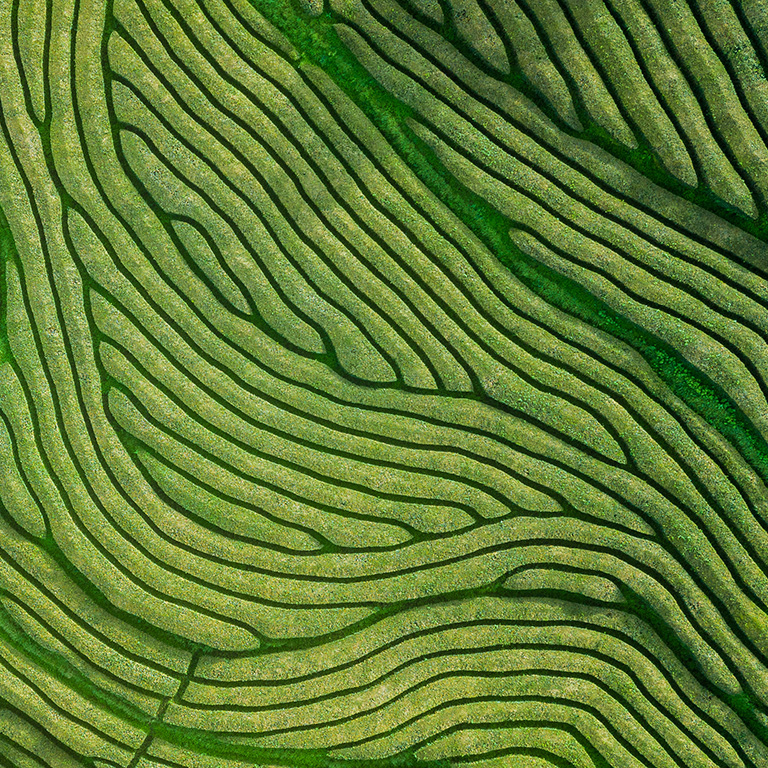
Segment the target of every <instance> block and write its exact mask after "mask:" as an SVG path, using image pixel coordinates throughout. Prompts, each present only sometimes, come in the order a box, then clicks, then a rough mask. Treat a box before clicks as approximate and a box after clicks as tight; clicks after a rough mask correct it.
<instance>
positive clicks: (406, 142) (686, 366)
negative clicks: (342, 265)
mask: <svg viewBox="0 0 768 768" xmlns="http://www.w3.org/2000/svg"><path fill="white" fill-rule="evenodd" d="M250 2H251V3H252V4H253V6H254V7H255V8H256V9H257V10H258V11H259V12H260V13H262V14H263V15H264V16H265V17H266V18H267V19H268V20H269V21H270V22H272V23H273V24H274V25H275V26H276V27H277V28H278V29H280V31H281V32H283V34H285V36H286V37H287V38H288V39H289V40H290V41H291V43H293V45H294V46H295V47H296V48H297V49H298V50H299V51H300V54H301V56H300V58H299V60H298V62H297V66H299V67H301V63H302V61H303V60H305V59H306V60H307V61H310V62H311V63H313V64H315V65H317V66H319V67H322V69H323V70H324V71H325V72H327V73H328V75H330V76H331V77H332V78H333V79H334V82H335V83H336V84H337V86H338V87H340V88H341V89H342V90H343V91H344V92H345V93H346V94H347V95H348V96H349V97H350V98H351V99H353V101H354V102H355V103H356V104H357V105H358V106H359V107H360V108H361V109H362V110H363V111H364V112H365V114H366V115H367V116H368V118H369V119H370V120H371V121H372V122H373V123H374V124H375V125H376V126H377V128H378V129H379V130H381V131H382V133H383V134H384V135H385V137H386V138H387V140H388V141H389V142H390V144H391V145H392V147H393V148H394V149H395V150H396V151H397V153H398V154H399V155H400V156H401V158H402V159H403V160H404V161H405V162H406V163H407V164H408V166H409V167H410V168H411V170H413V171H414V173H415V174H416V175H417V176H418V178H419V179H420V180H421V181H422V182H423V183H424V184H425V185H426V186H427V187H429V189H430V190H431V191H432V192H433V193H434V194H435V195H436V196H437V197H438V198H439V199H440V200H441V201H442V202H443V203H444V204H445V205H446V206H448V208H450V210H451V211H452V212H453V213H454V214H455V215H456V216H458V217H459V218H460V219H461V220H462V221H463V222H464V223H465V224H466V225H467V226H468V227H469V228H470V229H471V230H472V232H473V233H474V234H475V235H476V236H477V237H478V238H479V239H480V240H481V241H482V242H483V243H484V244H485V246H486V247H487V248H488V249H489V250H490V251H491V252H492V253H494V254H495V255H496V257H497V258H498V259H499V260H500V261H501V262H502V263H503V264H504V265H505V266H506V267H508V268H509V270H510V271H511V272H512V273H513V274H514V275H515V276H516V277H518V278H519V279H520V280H521V281H522V282H523V283H524V284H525V285H526V286H528V287H529V288H530V289H531V290H533V291H534V292H536V293H537V294H538V295H540V296H542V297H543V298H544V299H546V300H547V301H548V302H550V303H551V304H553V305H554V306H555V307H557V308H558V309H561V310H563V311H564V312H567V313H569V314H571V315H573V316H575V317H578V318H579V319H580V320H583V321H584V322H586V323H589V324H590V325H592V326H594V327H596V328H599V329H600V330H602V331H605V332H607V333H609V334H611V335H612V336H614V337H616V338H618V339H621V340H622V341H623V342H625V343H626V344H628V345H629V346H631V347H632V348H633V349H634V350H636V351H637V352H638V353H640V354H641V355H642V356H643V358H644V359H645V360H646V362H647V363H648V364H649V365H650V367H651V368H652V369H653V371H654V372H655V373H656V374H657V375H658V376H659V377H660V378H661V379H662V380H663V381H664V382H665V383H666V384H667V386H669V388H670V389H671V390H672V391H673V392H674V393H675V395H677V396H678V397H679V398H680V399H681V400H683V401H684V402H685V403H686V404H687V405H688V406H689V407H690V408H691V409H692V410H694V411H695V412H696V413H698V414H699V415H700V416H702V417H703V418H704V419H705V420H706V421H708V422H709V423H710V424H711V425H712V426H713V427H715V429H717V430H718V431H719V432H720V433H721V434H722V435H724V436H725V437H726V438H727V439H728V440H729V441H730V442H731V443H732V444H733V445H734V446H735V447H736V448H737V449H738V450H739V451H740V452H741V454H742V456H744V458H745V459H746V460H747V461H748V462H749V463H750V464H751V465H752V466H753V467H754V468H755V470H757V472H758V473H759V474H760V476H761V477H762V478H763V479H764V480H766V481H768V444H767V443H766V441H765V440H764V438H763V437H762V435H760V433H759V432H758V431H757V429H756V428H755V427H754V425H753V424H752V423H751V421H750V420H749V419H748V418H747V417H746V416H745V415H744V414H743V413H742V411H741V410H740V409H739V407H738V406H737V405H736V404H735V403H734V402H733V400H731V398H730V397H729V396H728V395H727V393H726V392H725V391H724V390H723V389H722V388H721V387H720V386H719V385H718V384H716V383H715V382H713V381H712V380H711V379H709V377H707V376H706V375H705V374H704V373H702V372H701V371H700V370H699V369H698V368H696V367H695V366H693V365H691V364H690V363H689V362H688V361H687V360H685V359H684V358H683V357H682V356H681V355H679V354H678V353H677V352H676V351H675V350H674V348H673V347H671V346H670V345H669V344H666V343H665V342H664V341H662V340H661V339H659V338H657V337H656V336H654V335H653V334H650V333H648V332H647V331H646V330H645V329H643V328H641V327H640V326H638V325H636V324H635V323H633V322H631V321H630V320H628V319H627V318H625V317H623V316H622V315H620V314H618V313H617V312H615V311H614V310H613V309H611V308H610V307H609V306H608V305H607V304H605V303H604V302H602V301H600V300H599V299H597V298H596V297H595V296H593V295H592V294H591V293H590V292H589V291H587V290H586V289H585V288H583V287H582V286H581V285H579V284H578V283H576V282H575V281H573V280H570V279H568V278H566V277H564V276H562V275H560V274H559V273H557V272H556V271H554V270H553V269H550V268H549V267H547V266H545V265H543V264H540V263H538V262H536V261H535V260H533V259H532V258H530V257H529V256H528V255H527V254H525V253H523V252H522V251H521V250H519V249H518V248H517V247H516V246H515V244H514V243H513V242H512V241H511V239H510V237H509V234H508V232H509V228H510V226H511V222H510V221H509V220H508V219H507V218H506V217H505V216H503V215H502V214H501V213H500V212H499V211H497V210H496V209H495V208H494V207H493V206H492V205H490V204H489V203H488V202H487V201H486V200H484V199H483V198H482V197H481V196H480V195H478V194H476V193H474V192H472V191H471V190H470V189H468V188H467V187H465V186H464V185H462V184H461V183H460V182H459V181H458V180H457V179H456V178H455V177H454V176H453V175H452V174H451V173H450V172H449V171H448V169H447V168H446V167H445V166H444V165H443V164H442V163H441V162H440V160H439V159H438V158H437V156H436V155H435V153H434V152H433V151H432V150H431V149H430V148H429V147H428V146H427V145H426V144H425V143H424V142H423V141H421V139H419V138H418V137H417V136H416V135H415V133H414V132H413V131H412V130H411V129H410V127H409V126H408V124H407V120H408V119H409V118H411V119H416V117H417V116H416V115H415V113H414V112H413V111H412V110H411V109H410V108H409V107H408V106H406V105H405V104H403V103H402V102H401V101H400V100H398V99H397V98H395V97H394V96H392V95H391V94H390V93H389V92H388V91H386V90H385V89H384V88H383V87H382V86H381V85H380V84H379V83H378V82H377V81H376V80H375V79H374V78H373V77H372V76H371V75H370V74H369V73H368V71H367V70H366V69H365V68H364V67H363V66H362V65H361V64H360V63H359V62H358V61H357V59H355V57H354V55H353V54H352V53H351V52H350V51H349V50H348V49H347V47H346V46H345V45H344V44H343V42H342V41H341V39H340V38H339V36H338V35H337V34H336V31H335V29H334V26H333V25H334V24H335V23H339V22H341V21H342V19H340V18H336V16H335V15H334V14H333V12H331V11H328V10H326V11H325V12H324V13H323V14H321V15H320V16H318V17H310V16H309V15H307V14H305V13H303V12H302V11H300V10H299V9H297V8H296V7H294V5H293V4H292V3H291V0H250ZM645 170H650V168H648V169H645ZM739 223H740V225H742V224H743V222H741V221H740V222H739Z"/></svg>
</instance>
